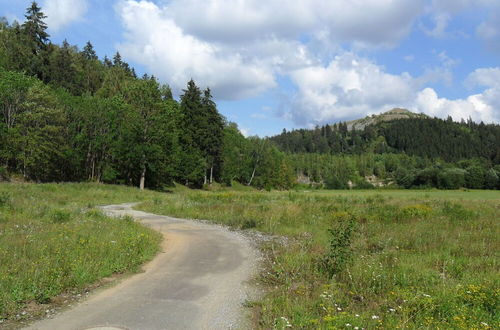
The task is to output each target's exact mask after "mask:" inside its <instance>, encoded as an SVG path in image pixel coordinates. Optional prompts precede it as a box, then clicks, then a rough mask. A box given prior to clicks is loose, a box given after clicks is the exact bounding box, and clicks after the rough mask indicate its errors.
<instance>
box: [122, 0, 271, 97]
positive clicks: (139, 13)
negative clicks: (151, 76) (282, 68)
mask: <svg viewBox="0 0 500 330" xmlns="http://www.w3.org/2000/svg"><path fill="white" fill-rule="evenodd" d="M119 12H120V15H121V17H122V20H123V23H124V25H125V29H126V31H127V40H128V41H127V42H125V43H124V44H122V45H120V46H119V48H120V50H121V52H122V53H123V54H124V55H125V56H126V57H127V58H128V59H132V60H134V61H136V62H138V63H142V64H144V65H146V66H147V67H148V68H149V69H150V70H151V72H155V74H157V76H158V77H159V78H161V79H162V80H165V81H168V82H170V83H171V84H172V85H173V87H174V88H176V89H177V90H179V89H181V88H183V87H184V86H185V85H186V82H187V81H188V80H189V79H191V78H193V79H195V80H196V81H197V83H198V84H200V85H201V86H210V87H212V89H213V92H214V95H216V96H218V97H220V98H223V99H238V98H245V97H250V96H254V95H258V94H259V93H261V92H263V91H265V90H266V89H269V88H272V87H274V86H275V85H276V83H275V80H274V76H273V73H272V72H271V71H270V70H269V68H267V67H266V66H265V65H264V66H262V65H260V64H261V63H260V62H259V59H256V58H246V57H244V56H243V55H242V54H240V53H238V52H230V51H228V50H226V49H225V48H224V47H222V46H220V45H216V44H212V43H208V42H206V41H203V40H200V39H198V38H196V37H195V36H192V35H189V34H186V33H185V32H184V31H183V30H182V29H181V28H180V27H179V26H178V25H177V24H176V22H174V21H173V20H172V19H170V18H168V17H165V15H164V12H163V10H162V9H161V8H159V7H158V6H157V5H155V4H154V3H152V2H149V1H141V2H136V1H127V2H124V3H122V4H121V5H120V7H119Z"/></svg>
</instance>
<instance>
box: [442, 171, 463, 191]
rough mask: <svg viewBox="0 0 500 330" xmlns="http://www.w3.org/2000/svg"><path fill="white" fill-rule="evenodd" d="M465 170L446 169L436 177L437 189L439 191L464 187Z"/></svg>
mask: <svg viewBox="0 0 500 330" xmlns="http://www.w3.org/2000/svg"><path fill="white" fill-rule="evenodd" d="M465 173H466V171H465V170H462V169H460V168H447V169H444V170H442V171H440V172H439V173H438V175H437V181H438V187H439V188H441V189H458V188H460V187H463V186H464V185H465Z"/></svg>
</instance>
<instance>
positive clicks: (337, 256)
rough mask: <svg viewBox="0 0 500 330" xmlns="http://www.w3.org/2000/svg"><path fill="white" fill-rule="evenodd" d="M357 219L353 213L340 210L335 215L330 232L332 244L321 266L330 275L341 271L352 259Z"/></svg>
mask: <svg viewBox="0 0 500 330" xmlns="http://www.w3.org/2000/svg"><path fill="white" fill-rule="evenodd" d="M356 224H357V223H356V220H355V218H354V216H353V215H351V214H349V213H346V212H339V213H336V214H334V215H333V224H332V228H330V229H329V230H328V232H329V234H330V244H329V248H328V251H327V253H326V255H325V256H324V257H323V260H322V261H321V268H322V269H323V271H325V272H326V273H327V274H328V275H329V276H330V277H332V276H334V275H336V274H338V273H341V272H342V271H343V270H345V268H346V267H347V265H348V264H349V262H350V261H351V260H352V255H353V252H352V248H351V242H352V240H353V235H354V232H355V230H356Z"/></svg>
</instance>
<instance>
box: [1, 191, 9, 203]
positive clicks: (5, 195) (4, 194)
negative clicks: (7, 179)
mask: <svg viewBox="0 0 500 330" xmlns="http://www.w3.org/2000/svg"><path fill="white" fill-rule="evenodd" d="M10 198H11V197H10V194H9V193H7V192H1V193H0V207H2V206H5V205H7V204H9V202H10Z"/></svg>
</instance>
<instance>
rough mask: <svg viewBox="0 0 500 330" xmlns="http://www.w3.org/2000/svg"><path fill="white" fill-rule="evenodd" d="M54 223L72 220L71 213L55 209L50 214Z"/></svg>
mask: <svg viewBox="0 0 500 330" xmlns="http://www.w3.org/2000/svg"><path fill="white" fill-rule="evenodd" d="M50 220H51V221H52V223H65V222H69V221H70V220H71V213H70V212H68V211H65V210H54V211H52V213H51V214H50Z"/></svg>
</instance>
